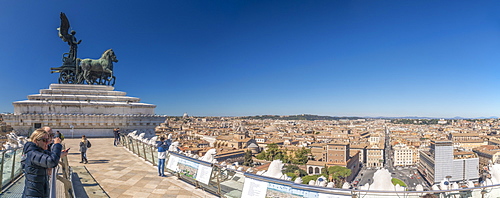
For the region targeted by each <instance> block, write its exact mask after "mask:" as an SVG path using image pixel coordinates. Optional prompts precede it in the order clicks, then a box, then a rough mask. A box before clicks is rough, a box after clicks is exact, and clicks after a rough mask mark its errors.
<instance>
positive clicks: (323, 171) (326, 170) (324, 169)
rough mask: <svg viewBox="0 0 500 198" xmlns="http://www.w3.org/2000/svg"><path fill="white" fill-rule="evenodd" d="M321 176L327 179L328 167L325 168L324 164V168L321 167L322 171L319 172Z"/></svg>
mask: <svg viewBox="0 0 500 198" xmlns="http://www.w3.org/2000/svg"><path fill="white" fill-rule="evenodd" d="M321 175H324V176H325V177H326V178H328V166H326V164H325V167H323V169H322V170H321Z"/></svg>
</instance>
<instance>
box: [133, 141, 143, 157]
mask: <svg viewBox="0 0 500 198" xmlns="http://www.w3.org/2000/svg"><path fill="white" fill-rule="evenodd" d="M135 144H136V145H137V147H136V148H137V151H136V154H137V155H139V156H141V157H142V158H144V150H143V148H144V144H143V143H142V142H141V141H139V140H135Z"/></svg>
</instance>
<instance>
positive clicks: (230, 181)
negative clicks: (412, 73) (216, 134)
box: [121, 135, 500, 198]
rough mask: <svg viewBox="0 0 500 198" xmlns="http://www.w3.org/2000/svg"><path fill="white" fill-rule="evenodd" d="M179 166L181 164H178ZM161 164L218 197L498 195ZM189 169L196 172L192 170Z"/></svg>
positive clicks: (139, 150)
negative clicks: (319, 182) (364, 186)
mask: <svg viewBox="0 0 500 198" xmlns="http://www.w3.org/2000/svg"><path fill="white" fill-rule="evenodd" d="M121 138H122V144H123V146H124V147H126V148H127V149H128V150H130V151H132V152H133V153H134V154H136V155H138V156H139V157H141V158H143V159H144V160H146V161H148V162H151V163H152V164H154V165H156V163H155V162H158V159H157V155H156V154H157V150H156V148H155V146H152V145H148V144H146V143H144V142H142V141H140V140H136V139H133V138H130V137H128V136H125V135H122V137H121ZM172 164H178V166H173V165H172ZM179 166H182V167H181V168H179ZM172 167H173V168H172ZM165 168H166V170H167V171H169V172H171V173H172V174H174V175H175V176H176V177H177V178H178V179H181V180H183V181H186V182H187V183H190V184H192V185H194V186H196V187H197V188H200V189H203V190H205V191H207V192H210V193H213V194H215V195H218V196H221V197H248V196H249V193H251V194H253V195H256V194H258V193H264V194H265V195H266V197H289V196H294V197H337V198H341V197H356V198H375V197H394V198H396V197H397V198H419V197H422V196H423V195H425V194H433V195H435V196H436V197H441V198H449V197H450V198H451V197H453V198H466V197H474V198H476V197H500V184H496V185H491V186H481V187H475V188H462V189H453V190H433V191H376V190H359V189H339V188H327V187H320V186H312V185H306V184H296V183H294V182H292V181H286V180H280V179H275V178H271V177H266V176H262V175H256V174H252V173H246V172H242V171H237V170H233V169H229V168H226V167H224V166H221V165H219V164H212V163H208V162H205V161H201V160H198V159H194V158H190V157H187V156H185V155H181V154H178V153H175V152H170V153H169V154H168V155H167V161H166V163H165ZM202 169H204V170H209V171H210V173H209V174H208V175H204V176H200V175H203V173H202V174H200V170H202ZM193 171H198V172H197V174H194V172H193ZM391 185H392V184H391Z"/></svg>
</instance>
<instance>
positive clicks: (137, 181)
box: [63, 138, 217, 198]
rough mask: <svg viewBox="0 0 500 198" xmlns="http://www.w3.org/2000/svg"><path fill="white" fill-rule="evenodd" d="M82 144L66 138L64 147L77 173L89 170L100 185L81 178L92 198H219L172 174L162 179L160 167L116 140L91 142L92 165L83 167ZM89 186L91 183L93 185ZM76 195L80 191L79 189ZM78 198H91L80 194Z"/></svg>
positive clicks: (98, 139) (104, 139)
mask: <svg viewBox="0 0 500 198" xmlns="http://www.w3.org/2000/svg"><path fill="white" fill-rule="evenodd" d="M80 141H81V139H69V138H66V139H65V140H64V141H63V143H64V144H65V145H66V148H71V149H70V152H69V154H68V160H69V165H70V166H71V167H73V168H74V170H80V171H81V170H82V169H85V168H86V169H87V170H88V172H89V173H90V174H91V176H92V177H93V178H94V179H95V181H97V184H98V185H93V184H92V181H89V180H91V178H85V175H84V174H79V175H82V177H81V178H80V180H81V181H82V184H83V187H84V188H85V191H86V194H87V195H88V197H102V196H106V194H107V195H109V197H113V198H114V197H120V198H124V197H125V198H126V197H141V198H143V197H151V198H153V197H177V198H181V197H186V198H187V197H217V196H215V195H213V194H210V193H208V192H205V191H203V190H201V189H196V188H195V187H194V186H192V185H190V184H187V183H185V182H184V181H182V180H178V179H177V177H175V176H172V175H170V174H169V175H167V177H159V176H158V169H157V167H156V166H153V165H152V164H151V163H149V162H146V161H145V160H143V159H142V158H140V157H138V156H136V155H134V154H133V153H132V152H129V151H128V150H127V149H126V148H124V147H122V146H118V147H115V146H113V138H95V139H94V138H89V141H90V142H91V143H92V147H91V148H90V149H89V150H88V151H87V158H88V160H89V163H88V164H81V163H79V162H80V152H79V151H78V149H79V143H80ZM83 166H85V168H84V167H83ZM87 177H88V176H87ZM85 182H91V184H86V183H85ZM94 183H95V182H94ZM99 186H100V187H102V190H104V192H105V193H103V192H102V190H101V189H100V188H99ZM75 188H76V187H75ZM75 192H78V191H76V189H75ZM77 197H87V196H85V195H78V194H77Z"/></svg>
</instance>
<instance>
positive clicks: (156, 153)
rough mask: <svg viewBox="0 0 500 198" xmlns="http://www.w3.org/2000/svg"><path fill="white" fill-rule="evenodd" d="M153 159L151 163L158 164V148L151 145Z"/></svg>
mask: <svg viewBox="0 0 500 198" xmlns="http://www.w3.org/2000/svg"><path fill="white" fill-rule="evenodd" d="M153 160H154V163H153V165H155V166H158V148H156V147H155V146H153Z"/></svg>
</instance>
